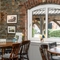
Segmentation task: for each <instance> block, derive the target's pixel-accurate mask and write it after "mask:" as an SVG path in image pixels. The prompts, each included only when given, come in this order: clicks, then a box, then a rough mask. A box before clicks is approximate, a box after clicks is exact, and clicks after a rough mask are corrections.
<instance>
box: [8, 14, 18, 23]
mask: <svg viewBox="0 0 60 60" xmlns="http://www.w3.org/2000/svg"><path fill="white" fill-rule="evenodd" d="M7 23H17V15H7Z"/></svg>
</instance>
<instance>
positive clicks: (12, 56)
mask: <svg viewBox="0 0 60 60" xmlns="http://www.w3.org/2000/svg"><path fill="white" fill-rule="evenodd" d="M20 46H21V44H20V43H14V44H13V45H12V51H11V53H6V54H4V55H3V57H2V60H18V52H19V50H20Z"/></svg>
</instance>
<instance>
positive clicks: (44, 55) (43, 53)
mask: <svg viewBox="0 0 60 60" xmlns="http://www.w3.org/2000/svg"><path fill="white" fill-rule="evenodd" d="M47 49H48V45H46V44H42V45H41V46H40V48H39V50H40V53H41V56H42V60H48V53H47Z"/></svg>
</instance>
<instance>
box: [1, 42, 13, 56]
mask: <svg viewBox="0 0 60 60" xmlns="http://www.w3.org/2000/svg"><path fill="white" fill-rule="evenodd" d="M12 44H13V42H5V43H0V48H1V49H2V55H3V54H4V50H5V48H7V47H12Z"/></svg>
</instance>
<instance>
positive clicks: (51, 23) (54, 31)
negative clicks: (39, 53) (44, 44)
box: [32, 8, 60, 38]
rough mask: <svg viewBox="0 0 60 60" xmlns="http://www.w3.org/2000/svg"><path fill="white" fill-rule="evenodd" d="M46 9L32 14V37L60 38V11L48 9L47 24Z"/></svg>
mask: <svg viewBox="0 0 60 60" xmlns="http://www.w3.org/2000/svg"><path fill="white" fill-rule="evenodd" d="M45 11H46V9H45V8H40V9H37V10H34V11H33V12H32V14H33V15H32V37H40V36H41V35H44V36H45V37H46V24H47V37H48V38H50V37H60V9H57V8H48V11H47V13H48V14H47V15H48V20H47V22H48V23H47V22H46V15H45Z"/></svg>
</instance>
